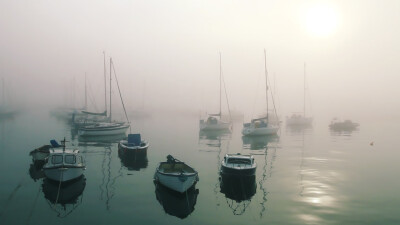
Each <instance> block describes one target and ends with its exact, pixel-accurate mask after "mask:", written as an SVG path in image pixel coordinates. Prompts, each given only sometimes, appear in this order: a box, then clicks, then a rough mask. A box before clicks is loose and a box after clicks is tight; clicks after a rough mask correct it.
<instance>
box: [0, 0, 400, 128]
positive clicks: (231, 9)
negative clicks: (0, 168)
mask: <svg viewBox="0 0 400 225" xmlns="http://www.w3.org/2000/svg"><path fill="white" fill-rule="evenodd" d="M321 5H322V6H323V7H322V9H328V11H326V12H329V13H331V14H332V15H331V17H332V18H331V19H332V20H334V21H333V23H334V24H333V25H332V24H330V23H331V22H332V21H325V22H324V18H321V19H318V15H321V14H318V13H315V11H314V12H313V11H312V9H319V8H318V6H321ZM310 10H311V11H310ZM311 12H313V13H314V14H316V15H317V18H316V17H311V20H314V21H321V24H322V27H323V26H326V27H327V29H328V30H327V31H326V32H325V33H323V34H322V33H318V32H319V31H321V29H322V28H319V29H320V30H319V31H318V28H315V27H314V28H315V29H317V30H314V31H313V30H312V29H313V28H312V27H311V28H310V23H313V22H310V21H309V20H310V13H311ZM399 12H400V1H397V0H385V1H372V0H346V1H345V0H341V1H339V0H338V1H299V0H293V1H289V0H287V1H277V0H263V1H208V0H202V1H183V0H182V1H177V0H169V1H163V0H156V1H154V0H146V1H133V0H132V1H126V0H124V1H123V0H120V1H118V0H113V1H100V0H93V1H84V0H79V1H74V0H72V1H71V0H68V1H53V0H48V1H41V0H36V1H22V0H21V1H15V0H1V1H0V31H1V35H0V77H1V78H4V80H5V82H6V95H7V101H9V102H15V104H17V103H18V104H20V105H27V106H33V105H54V106H56V105H58V106H60V105H67V104H72V103H71V102H72V100H71V99H72V96H73V94H72V91H73V90H74V89H75V97H76V99H77V100H76V101H75V103H74V104H76V105H79V104H82V102H83V101H82V99H83V94H84V92H83V87H84V76H85V73H87V80H88V84H89V89H90V90H91V91H90V92H91V93H92V95H93V98H94V99H95V101H96V103H97V107H98V108H100V109H102V107H103V105H104V100H103V95H104V94H103V92H104V90H103V85H104V83H103V54H102V52H103V51H105V52H106V55H107V58H108V57H110V56H111V57H112V58H113V60H114V64H115V69H116V72H117V76H118V79H119V81H120V85H121V89H122V90H121V91H122V94H123V96H124V99H125V101H126V104H127V106H128V107H129V108H130V109H135V108H140V107H143V101H144V102H145V104H144V107H147V108H149V109H157V110H161V109H163V108H168V109H174V108H176V109H191V110H202V111H208V112H216V111H217V110H218V93H219V89H218V88H219V83H218V82H219V77H218V76H219V52H221V53H222V68H223V74H224V78H225V82H226V85H227V92H228V95H229V102H230V105H231V108H233V109H236V110H240V111H244V112H245V114H246V118H248V117H249V116H251V115H252V114H254V113H261V112H262V111H263V109H264V108H263V107H265V106H264V101H263V98H264V88H265V86H264V84H265V83H264V82H265V81H264V79H265V78H264V53H263V51H264V48H265V49H266V51H267V67H268V71H269V75H270V82H271V89H274V90H275V94H276V101H277V105H278V106H279V108H278V110H279V111H278V113H280V114H281V117H284V116H287V115H289V114H290V113H291V112H294V111H302V105H303V64H304V62H306V64H307V85H308V87H309V89H308V90H309V92H308V93H309V95H308V101H309V102H311V105H312V106H311V107H310V105H308V106H307V110H311V113H312V114H314V115H324V116H326V117H329V118H331V117H334V116H339V117H343V118H352V119H355V120H356V118H366V117H368V116H369V115H371V116H372V115H377V114H381V115H385V116H392V115H397V114H398V113H399V112H400V104H399V100H398V97H399V96H400V88H399V87H398V86H399V81H400V76H399V72H400V63H398V60H399V59H400V43H399V40H400V14H399ZM322 14H324V13H322ZM325 14H327V13H325ZM324 24H325V25H324ZM311 26H313V25H311ZM107 67H108V66H107ZM73 80H75V84H76V85H73V82H74V81H73ZM273 84H275V86H274V85H273ZM114 88H115V86H114ZM115 94H116V93H115ZM255 102H256V104H255ZM255 105H257V106H255ZM224 107H225V106H224Z"/></svg>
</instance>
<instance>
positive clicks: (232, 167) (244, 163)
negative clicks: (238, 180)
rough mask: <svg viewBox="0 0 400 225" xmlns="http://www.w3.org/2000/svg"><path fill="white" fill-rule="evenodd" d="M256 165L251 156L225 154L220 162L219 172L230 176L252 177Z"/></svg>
mask: <svg viewBox="0 0 400 225" xmlns="http://www.w3.org/2000/svg"><path fill="white" fill-rule="evenodd" d="M256 168H257V164H256V162H255V161H254V157H253V156H252V155H242V154H240V153H237V154H226V155H225V157H224V159H223V160H222V162H221V170H220V172H221V173H223V174H231V175H245V176H253V175H254V174H255V173H256Z"/></svg>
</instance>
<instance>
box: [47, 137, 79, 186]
mask: <svg viewBox="0 0 400 225" xmlns="http://www.w3.org/2000/svg"><path fill="white" fill-rule="evenodd" d="M85 169H86V167H85V160H84V158H83V156H82V155H81V154H80V153H79V150H78V149H67V148H65V140H64V143H63V145H59V146H58V147H52V148H51V149H50V153H49V156H48V158H47V162H46V164H45V165H44V166H43V171H44V174H45V176H46V177H47V178H49V179H51V180H54V181H59V182H67V181H71V180H74V179H77V178H79V177H80V176H82V175H83V172H84V170H85Z"/></svg>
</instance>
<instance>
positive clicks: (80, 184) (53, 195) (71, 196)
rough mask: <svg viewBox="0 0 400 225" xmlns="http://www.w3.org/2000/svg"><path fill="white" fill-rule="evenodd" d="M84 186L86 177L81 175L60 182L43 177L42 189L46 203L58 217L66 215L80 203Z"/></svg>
mask: <svg viewBox="0 0 400 225" xmlns="http://www.w3.org/2000/svg"><path fill="white" fill-rule="evenodd" d="M85 186H86V178H85V176H84V175H82V176H81V177H79V178H77V179H75V180H72V181H69V182H66V183H62V184H61V186H60V183H59V182H56V181H52V180H50V179H47V178H46V179H43V184H42V191H43V193H44V197H45V198H46V199H47V202H48V204H49V205H50V207H51V208H52V209H54V211H56V212H57V213H58V214H57V216H58V217H66V216H68V215H69V214H71V213H72V212H73V211H74V210H75V209H76V208H77V207H78V206H79V205H80V204H82V194H83V190H84V189H85Z"/></svg>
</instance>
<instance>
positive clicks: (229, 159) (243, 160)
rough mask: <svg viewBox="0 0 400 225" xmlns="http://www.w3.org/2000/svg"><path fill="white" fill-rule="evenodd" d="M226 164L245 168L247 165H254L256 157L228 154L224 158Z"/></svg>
mask: <svg viewBox="0 0 400 225" xmlns="http://www.w3.org/2000/svg"><path fill="white" fill-rule="evenodd" d="M224 162H225V164H226V165H229V164H231V165H235V166H240V165H242V166H245V165H249V166H251V165H253V164H254V157H253V156H251V155H241V154H240V153H238V154H226V155H225V157H224Z"/></svg>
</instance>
